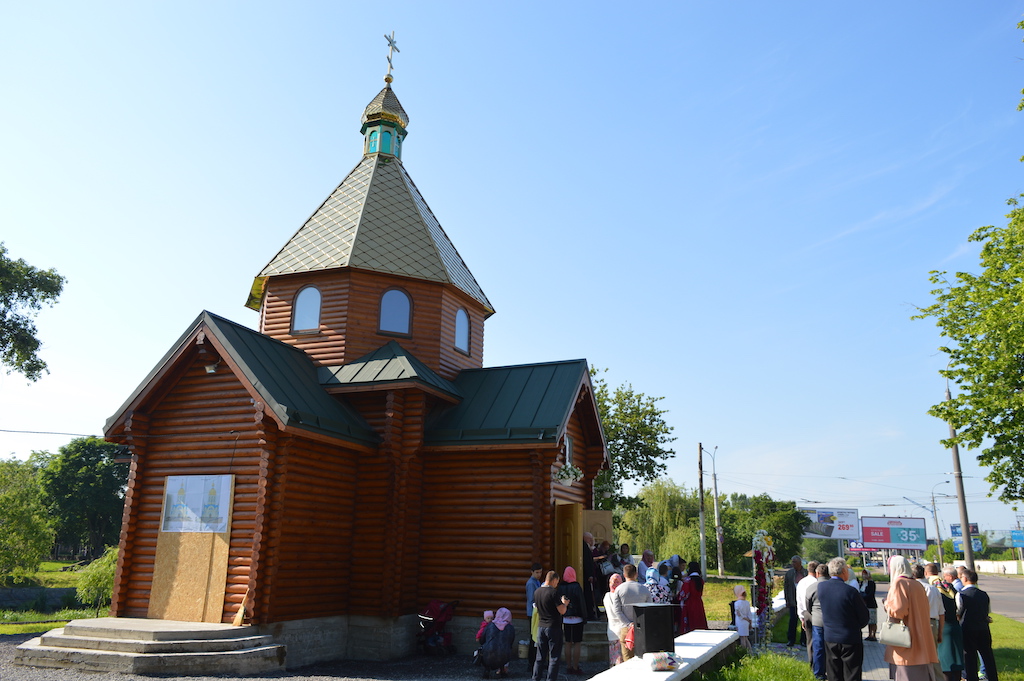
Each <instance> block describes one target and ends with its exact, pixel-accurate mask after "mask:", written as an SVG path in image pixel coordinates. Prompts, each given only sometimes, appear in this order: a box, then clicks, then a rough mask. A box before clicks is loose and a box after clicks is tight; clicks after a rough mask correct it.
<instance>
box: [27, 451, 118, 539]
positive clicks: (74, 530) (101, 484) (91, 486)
mask: <svg viewBox="0 0 1024 681" xmlns="http://www.w3.org/2000/svg"><path fill="white" fill-rule="evenodd" d="M118 451H119V446H118V445H115V444H112V443H109V442H104V441H103V440H101V439H100V438H97V437H81V438H77V439H75V440H72V441H71V442H70V443H68V444H66V445H64V446H63V447H61V448H60V453H59V454H57V455H56V456H54V455H52V454H50V453H48V452H36V453H34V454H33V459H32V460H33V461H34V462H36V463H37V464H39V465H40V468H41V471H40V484H41V486H42V489H43V494H44V497H45V500H46V504H47V507H48V508H49V510H50V514H51V515H52V517H53V520H54V525H55V528H56V530H57V539H58V541H60V542H61V543H66V544H80V543H81V544H85V545H86V546H87V547H88V552H89V555H90V556H91V557H96V556H99V555H100V554H101V553H102V552H103V549H104V548H105V547H106V546H109V545H111V544H116V543H117V540H118V536H119V534H120V531H121V516H122V513H123V510H124V487H125V483H126V482H127V480H128V463H127V462H123V461H122V462H118V461H115V458H116V456H117V453H118Z"/></svg>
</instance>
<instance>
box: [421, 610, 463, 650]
mask: <svg viewBox="0 0 1024 681" xmlns="http://www.w3.org/2000/svg"><path fill="white" fill-rule="evenodd" d="M458 604H459V602H458V601H452V602H451V603H445V602H444V601H439V600H436V599H435V600H432V601H430V603H429V604H427V608H426V610H424V611H423V612H421V613H420V633H419V634H417V635H416V647H417V648H418V649H419V650H420V651H422V652H423V653H425V654H427V655H450V654H452V653H454V652H455V646H453V645H452V634H451V632H450V631H445V626H444V625H445V624H447V623H448V621H449V620H451V618H452V617H453V616H454V615H455V606H457V605H458Z"/></svg>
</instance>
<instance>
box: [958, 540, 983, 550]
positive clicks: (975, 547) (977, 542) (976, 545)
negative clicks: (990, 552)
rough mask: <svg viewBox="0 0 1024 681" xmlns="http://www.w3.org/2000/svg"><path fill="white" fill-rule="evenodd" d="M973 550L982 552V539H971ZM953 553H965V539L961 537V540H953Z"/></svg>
mask: <svg viewBox="0 0 1024 681" xmlns="http://www.w3.org/2000/svg"><path fill="white" fill-rule="evenodd" d="M971 550H972V551H978V552H980V551H981V550H982V548H981V537H971ZM953 551H954V552H956V553H963V552H964V539H963V537H960V538H959V539H954V540H953Z"/></svg>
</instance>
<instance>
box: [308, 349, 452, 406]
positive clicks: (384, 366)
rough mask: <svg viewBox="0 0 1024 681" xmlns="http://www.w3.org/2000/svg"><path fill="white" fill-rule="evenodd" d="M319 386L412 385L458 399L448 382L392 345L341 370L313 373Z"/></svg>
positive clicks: (328, 367) (323, 368)
mask: <svg viewBox="0 0 1024 681" xmlns="http://www.w3.org/2000/svg"><path fill="white" fill-rule="evenodd" d="M317 375H318V376H319V379H320V385H323V386H327V387H330V386H340V385H366V384H373V385H382V384H387V383H399V382H405V381H416V382H418V383H422V384H425V385H427V386H430V387H432V388H435V389H437V390H440V391H441V392H443V393H445V394H448V395H451V396H452V397H454V398H456V399H462V393H461V392H459V389H458V388H457V387H455V384H454V383H452V382H451V381H447V380H445V379H443V378H441V377H440V376H438V375H437V374H436V373H434V371H433V370H432V369H431V368H430V367H428V366H427V365H426V364H424V363H423V362H421V361H420V360H418V359H416V357H414V356H413V355H412V354H410V353H409V352H408V351H406V349H405V348H403V347H402V346H401V345H399V344H398V343H397V342H395V341H389V342H388V343H387V345H383V346H381V347H379V348H377V349H376V350H374V351H373V352H371V353H370V354H368V355H364V356H363V357H360V358H359V359H357V360H355V361H354V362H350V363H349V364H344V365H341V366H326V367H320V368H319V369H317Z"/></svg>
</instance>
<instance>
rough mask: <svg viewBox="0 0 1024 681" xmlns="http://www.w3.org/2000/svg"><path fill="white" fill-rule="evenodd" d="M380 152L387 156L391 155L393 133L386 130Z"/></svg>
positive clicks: (382, 137)
mask: <svg viewBox="0 0 1024 681" xmlns="http://www.w3.org/2000/svg"><path fill="white" fill-rule="evenodd" d="M380 150H381V151H383V152H384V153H385V154H390V153H391V133H390V132H388V131H387V130H385V131H384V134H383V135H382V136H381V144H380Z"/></svg>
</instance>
